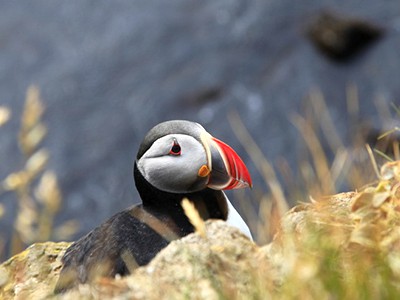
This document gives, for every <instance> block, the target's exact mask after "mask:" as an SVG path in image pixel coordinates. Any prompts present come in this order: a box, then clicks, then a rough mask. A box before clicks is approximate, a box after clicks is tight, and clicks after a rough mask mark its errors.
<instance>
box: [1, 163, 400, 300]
mask: <svg viewBox="0 0 400 300" xmlns="http://www.w3.org/2000/svg"><path fill="white" fill-rule="evenodd" d="M381 178H382V180H381V181H380V182H378V184H377V185H376V186H370V187H367V188H366V189H364V190H363V191H361V192H348V193H341V194H337V195H333V196H329V197H322V198H321V199H316V200H313V201H312V202H311V203H306V204H301V205H298V206H296V207H295V208H293V209H292V210H290V211H289V212H288V213H287V214H286V215H285V216H284V217H283V218H282V222H281V229H280V231H279V232H278V233H277V234H276V236H275V238H274V240H273V241H272V242H271V243H270V244H268V245H265V246H263V247H259V246H258V245H256V244H255V243H253V242H252V241H250V240H249V239H248V238H247V237H246V236H244V235H243V234H242V233H241V232H240V231H239V230H238V229H236V228H233V227H230V226H228V225H227V224H226V223H225V222H223V221H215V220H214V221H207V222H206V223H205V225H206V237H202V236H201V235H200V234H198V233H193V234H190V235H188V236H186V237H184V238H182V239H180V240H176V241H173V242H171V244H170V245H168V247H166V248H165V249H163V250H162V251H161V252H160V253H159V254H158V255H157V256H156V257H155V258H154V259H153V260H152V261H151V262H150V263H149V264H148V265H147V266H143V267H140V268H138V269H136V270H135V271H134V272H133V273H132V274H131V275H129V276H126V277H122V278H119V277H117V278H99V279H97V280H96V281H95V282H93V283H90V284H84V285H79V286H78V287H76V288H73V289H71V290H69V291H67V292H66V293H65V294H61V295H53V294H52V291H53V288H54V285H55V282H56V280H57V277H58V273H59V270H60V267H61V263H60V258H61V256H62V254H63V253H64V250H65V249H66V247H68V245H69V244H68V243H51V242H48V243H44V244H35V245H32V246H31V247H29V248H28V249H27V250H26V251H24V252H22V253H20V254H18V255H16V256H14V257H13V258H11V259H10V260H8V261H7V262H5V263H3V264H2V265H0V270H1V272H0V284H1V290H0V298H1V299H42V298H45V297H47V298H48V299H72V300H77V299H207V300H208V299H221V298H222V299H269V298H278V297H279V298H285V299H294V298H304V299H317V298H324V299H343V298H346V297H345V295H347V296H348V297H349V299H360V298H362V296H365V295H371V297H372V298H376V299H380V298H383V296H384V295H390V296H388V298H391V299H398V297H399V296H400V288H399V287H400V264H399V262H400V254H399V253H400V252H399V250H400V234H399V232H400V222H399V220H400V194H399V191H398V190H399V181H400V162H398V161H397V162H391V163H388V164H386V165H384V166H383V167H382V169H381Z"/></svg>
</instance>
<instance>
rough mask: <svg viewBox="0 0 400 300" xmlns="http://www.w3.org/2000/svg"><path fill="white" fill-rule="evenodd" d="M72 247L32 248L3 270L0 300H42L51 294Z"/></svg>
mask: <svg viewBox="0 0 400 300" xmlns="http://www.w3.org/2000/svg"><path fill="white" fill-rule="evenodd" d="M69 245H70V243H66V242H60V243H53V242H47V243H38V244H33V245H32V246H30V247H29V248H27V249H26V250H25V251H24V252H21V253H19V254H17V255H15V256H13V257H12V258H10V259H9V260H7V261H6V262H4V263H3V264H1V266H0V299H42V298H44V297H45V296H47V295H49V294H51V293H52V291H53V289H54V286H55V284H56V282H57V275H58V273H59V271H60V269H61V258H62V256H63V254H64V252H65V250H66V249H67V248H68V246H69Z"/></svg>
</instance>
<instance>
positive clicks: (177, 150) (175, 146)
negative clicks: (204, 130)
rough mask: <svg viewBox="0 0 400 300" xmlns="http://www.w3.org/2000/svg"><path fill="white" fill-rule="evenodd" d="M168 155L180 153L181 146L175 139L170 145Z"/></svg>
mask: <svg viewBox="0 0 400 300" xmlns="http://www.w3.org/2000/svg"><path fill="white" fill-rule="evenodd" d="M169 154H170V155H174V156H178V155H181V146H180V145H179V143H178V142H177V141H174V144H173V145H172V147H171V150H169Z"/></svg>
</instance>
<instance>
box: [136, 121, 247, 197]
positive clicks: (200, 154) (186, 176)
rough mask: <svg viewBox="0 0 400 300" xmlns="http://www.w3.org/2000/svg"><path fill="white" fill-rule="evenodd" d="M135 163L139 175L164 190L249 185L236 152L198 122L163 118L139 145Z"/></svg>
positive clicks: (182, 190) (235, 187) (228, 187)
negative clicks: (165, 119) (164, 120)
mask: <svg viewBox="0 0 400 300" xmlns="http://www.w3.org/2000/svg"><path fill="white" fill-rule="evenodd" d="M136 164H137V167H138V170H139V172H140V173H141V174H142V176H143V177H144V178H145V179H146V180H147V181H148V182H149V183H150V184H151V185H153V186H154V187H155V188H157V189H159V190H161V191H164V192H170V193H192V192H197V191H200V190H203V189H205V188H207V187H208V188H211V189H215V190H223V189H226V190H229V189H237V188H243V187H249V186H250V187H251V185H252V183H251V178H250V174H249V171H248V170H247V168H246V166H245V164H244V163H243V161H242V160H241V159H240V157H239V155H237V154H236V152H235V151H234V150H233V149H232V148H231V147H229V146H228V145H227V144H225V143H224V142H221V141H220V140H218V139H216V138H214V137H213V136H211V135H210V134H209V133H208V132H207V131H206V130H205V129H204V128H203V127H202V126H201V125H200V124H197V123H194V122H189V121H167V122H163V123H160V124H158V125H156V126H155V127H153V128H152V129H151V130H150V131H149V132H148V133H147V135H146V137H145V138H144V140H143V142H142V144H141V145H140V148H139V152H138V155H137V159H136Z"/></svg>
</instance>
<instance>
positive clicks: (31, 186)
mask: <svg viewBox="0 0 400 300" xmlns="http://www.w3.org/2000/svg"><path fill="white" fill-rule="evenodd" d="M43 113H44V106H43V103H42V101H41V99H40V94H39V90H38V89H37V88H36V87H35V86H31V87H30V88H29V89H28V91H27V95H26V101H25V107H24V110H23V113H22V117H21V127H20V131H19V135H18V145H19V148H20V151H21V156H22V158H23V162H24V164H23V167H22V168H21V169H20V170H16V171H15V172H13V173H11V174H9V175H8V176H7V177H6V178H5V179H3V180H2V181H1V182H0V199H1V198H4V197H2V196H3V195H4V194H5V193H13V194H14V197H12V198H13V199H15V200H16V201H17V202H18V203H17V204H18V208H17V210H16V214H15V216H13V219H14V225H13V227H12V228H7V229H8V230H4V229H3V230H2V231H1V234H2V235H0V258H5V256H11V255H14V254H16V253H18V252H20V251H22V250H23V249H25V247H26V246H28V245H30V244H32V243H34V242H42V241H48V240H50V239H57V240H60V239H68V238H69V237H70V236H71V235H72V234H74V232H75V231H76V230H77V226H78V224H77V222H76V221H75V220H70V221H67V222H65V223H64V224H62V225H60V226H58V227H55V226H54V222H53V221H54V217H55V216H56V214H57V213H58V211H59V210H60V207H61V204H62V194H61V191H60V188H59V185H58V182H57V177H56V174H55V173H54V172H53V171H51V170H49V169H48V168H47V163H48V160H49V152H48V151H47V149H45V148H44V147H42V146H41V144H42V142H43V139H44V138H45V137H46V134H47V127H46V126H45V124H44V123H43V122H42V120H41V119H42V116H43ZM10 117H11V111H10V110H9V109H8V108H7V107H4V106H1V107H0V127H2V128H0V134H4V133H1V130H5V128H4V127H3V125H5V124H6V123H7V121H8V120H9V118H10ZM4 207H5V206H4V203H3V201H1V202H0V217H4V214H6V213H8V212H7V211H6V210H5V208H4ZM5 231H8V233H7V235H8V236H10V235H11V242H10V243H7V244H9V245H8V246H7V247H6V242H5V234H6V232H5Z"/></svg>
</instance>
